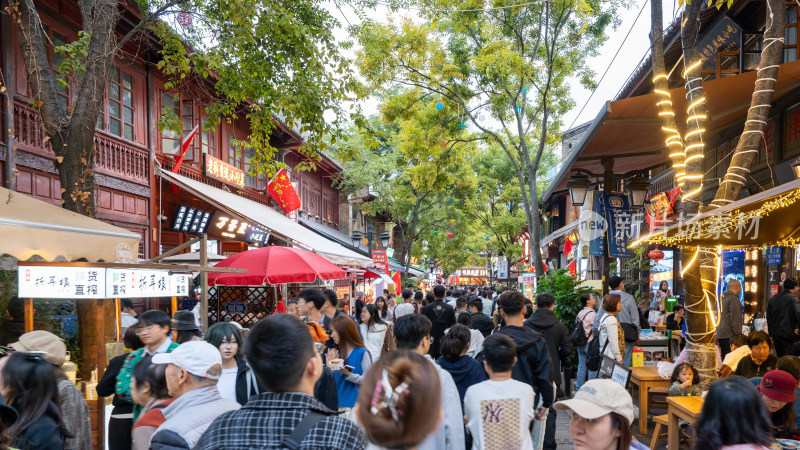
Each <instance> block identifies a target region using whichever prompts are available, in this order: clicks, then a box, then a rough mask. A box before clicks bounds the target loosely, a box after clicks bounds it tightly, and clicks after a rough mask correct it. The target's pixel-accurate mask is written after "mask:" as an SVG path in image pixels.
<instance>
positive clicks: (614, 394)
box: [553, 379, 648, 450]
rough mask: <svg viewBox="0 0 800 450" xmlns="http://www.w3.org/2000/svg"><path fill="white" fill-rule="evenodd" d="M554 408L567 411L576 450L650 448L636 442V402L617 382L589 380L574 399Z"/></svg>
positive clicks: (558, 404)
mask: <svg viewBox="0 0 800 450" xmlns="http://www.w3.org/2000/svg"><path fill="white" fill-rule="evenodd" d="M553 407H554V408H555V409H557V410H560V411H567V414H568V415H569V417H570V421H569V431H570V433H571V434H572V439H573V443H574V446H575V449H576V450H579V449H590V448H591V449H596V448H598V449H600V448H602V449H606V448H613V449H625V450H628V449H635V450H644V449H647V448H648V447H647V446H646V445H644V444H642V443H640V442H636V441H634V440H633V431H632V430H631V423H633V399H631V395H630V394H629V393H628V391H626V390H625V388H623V387H622V386H621V385H620V384H619V383H617V382H615V381H611V380H601V379H598V380H589V381H587V382H586V383H584V384H583V386H581V389H580V390H579V391H578V392H576V393H575V396H574V397H573V398H571V399H569V400H563V401H560V402H556V403H555V404H554V405H553Z"/></svg>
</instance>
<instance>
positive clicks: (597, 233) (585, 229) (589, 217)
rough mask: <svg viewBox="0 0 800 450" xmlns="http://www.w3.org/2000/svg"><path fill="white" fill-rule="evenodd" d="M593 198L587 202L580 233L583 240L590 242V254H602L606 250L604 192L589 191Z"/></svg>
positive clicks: (583, 211)
mask: <svg viewBox="0 0 800 450" xmlns="http://www.w3.org/2000/svg"><path fill="white" fill-rule="evenodd" d="M589 194H590V195H591V200H590V201H587V202H586V203H585V205H586V207H585V208H584V209H582V210H581V215H580V219H579V221H578V233H579V235H580V237H581V241H584V242H588V243H589V254H590V255H593V256H602V255H603V253H604V252H605V239H604V235H605V231H606V228H607V227H606V219H605V214H604V213H603V194H602V193H601V192H598V191H592V192H590V193H589Z"/></svg>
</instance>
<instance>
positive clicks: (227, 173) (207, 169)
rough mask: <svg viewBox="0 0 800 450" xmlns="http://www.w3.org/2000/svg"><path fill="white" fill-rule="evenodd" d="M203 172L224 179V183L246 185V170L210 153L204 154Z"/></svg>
mask: <svg viewBox="0 0 800 450" xmlns="http://www.w3.org/2000/svg"><path fill="white" fill-rule="evenodd" d="M203 157H204V160H203V173H204V174H205V175H206V176H207V177H211V178H214V179H215V180H219V181H222V182H223V183H228V184H233V185H236V186H239V187H240V188H243V187H244V186H245V173H244V170H242V169H239V168H237V167H233V166H232V165H230V164H228V163H226V162H224V161H222V160H219V159H217V158H214V157H213V156H211V155H209V154H208V153H205V154H203Z"/></svg>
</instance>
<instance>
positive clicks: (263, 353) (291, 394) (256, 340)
mask: <svg viewBox="0 0 800 450" xmlns="http://www.w3.org/2000/svg"><path fill="white" fill-rule="evenodd" d="M245 355H246V357H247V361H248V363H249V364H250V366H251V367H252V368H253V371H254V373H255V375H256V377H257V378H258V380H259V381H260V382H261V383H262V384H263V385H264V387H265V388H266V390H267V392H264V393H261V394H258V395H256V396H254V397H253V398H252V399H250V401H248V402H247V404H245V405H244V406H243V407H242V408H241V409H240V410H238V411H231V412H228V413H225V414H222V415H221V416H219V417H218V418H217V419H216V420H215V421H214V422H213V423H212V424H211V426H209V428H208V430H206V432H205V434H204V435H203V437H202V438H201V439H200V441H199V442H198V444H197V447H196V448H197V449H204V450H212V449H226V450H229V449H230V450H233V449H251V448H263V449H279V448H285V447H289V446H288V445H287V443H286V441H287V437H289V436H291V435H292V433H293V431H294V430H295V429H296V428H298V425H301V422H303V421H304V419H305V418H306V416H310V417H313V415H310V414H311V413H314V414H315V415H317V417H318V418H317V419H316V420H314V421H312V423H313V425H312V426H310V428H309V429H308V432H306V433H304V437H302V438H301V439H300V440H299V442H297V444H298V445H297V447H296V448H298V449H303V450H310V449H365V448H366V446H367V441H366V438H365V436H364V434H363V432H362V431H361V430H360V429H359V428H358V426H357V425H356V424H355V423H353V422H351V421H349V420H347V419H344V418H341V417H339V416H338V415H337V414H338V413H337V412H336V411H333V410H331V409H328V408H327V407H326V406H325V405H323V404H322V403H321V402H320V401H318V400H317V399H315V398H314V385H315V383H316V381H317V379H318V378H319V377H320V375H321V374H322V370H323V366H322V359H321V358H320V355H319V353H317V351H316V349H315V346H314V340H313V338H312V337H311V334H310V333H309V331H308V327H307V326H306V325H305V324H304V323H303V322H302V321H301V320H300V319H298V318H297V317H294V316H291V315H288V314H277V315H273V316H269V317H267V318H265V319H263V320H261V321H260V322H258V323H257V324H256V325H255V326H254V327H253V328H252V329H251V331H250V334H249V335H248V337H247V340H246V341H245Z"/></svg>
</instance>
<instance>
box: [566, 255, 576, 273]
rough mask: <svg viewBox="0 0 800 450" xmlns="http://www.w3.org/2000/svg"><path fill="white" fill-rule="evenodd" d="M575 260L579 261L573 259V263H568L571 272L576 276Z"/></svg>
mask: <svg viewBox="0 0 800 450" xmlns="http://www.w3.org/2000/svg"><path fill="white" fill-rule="evenodd" d="M575 261H577V260H575V259H573V260H572V262H571V263H569V264H567V269H568V270H569V274H570V275H572V276H573V277H574V276H575V273H576V271H575Z"/></svg>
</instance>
